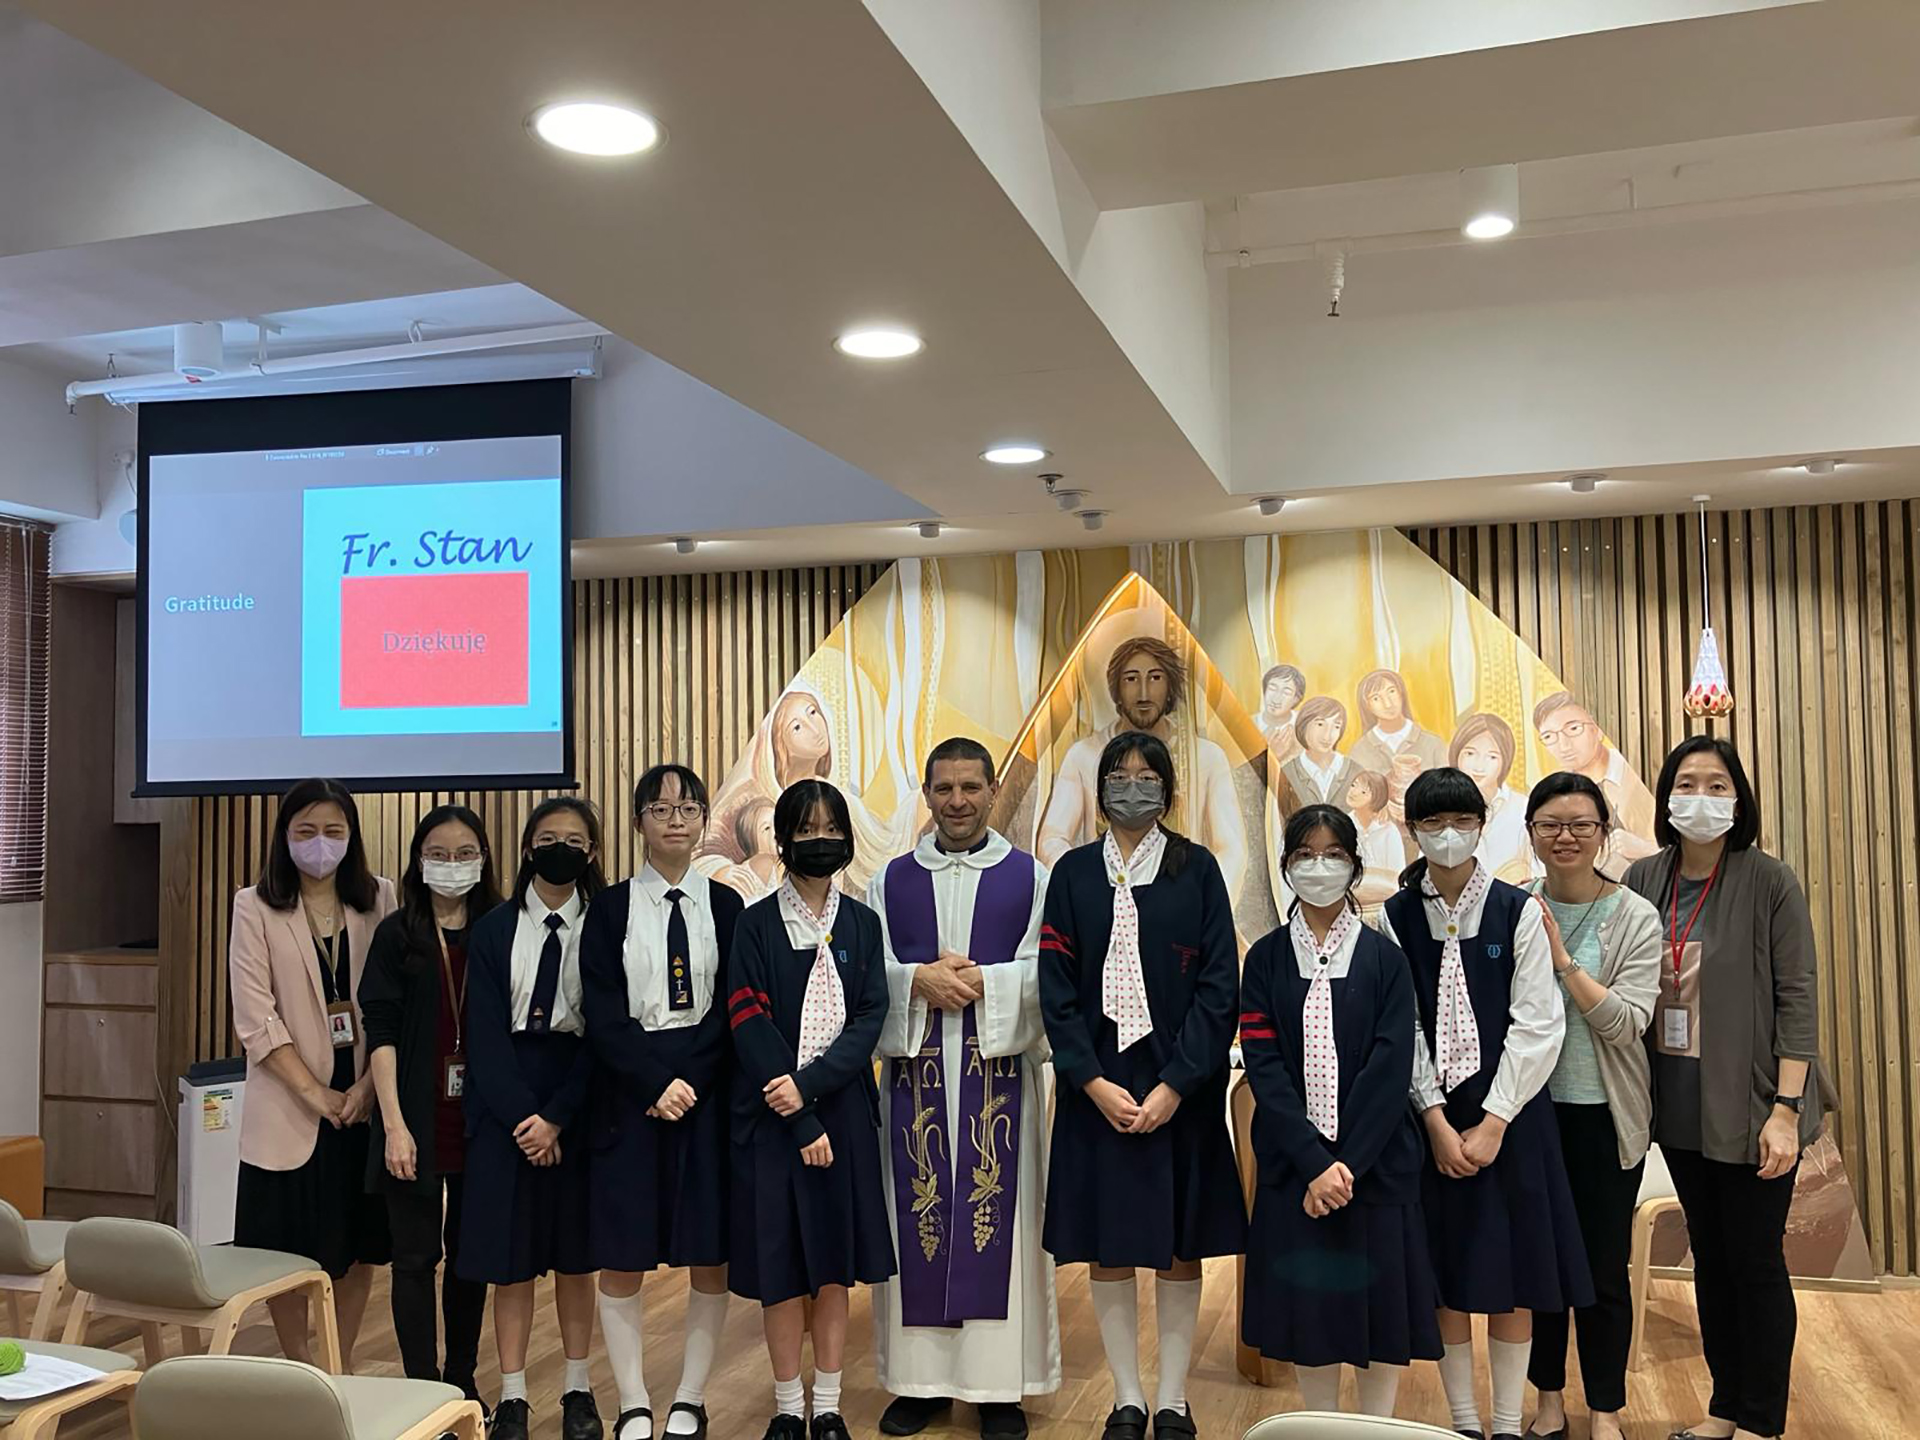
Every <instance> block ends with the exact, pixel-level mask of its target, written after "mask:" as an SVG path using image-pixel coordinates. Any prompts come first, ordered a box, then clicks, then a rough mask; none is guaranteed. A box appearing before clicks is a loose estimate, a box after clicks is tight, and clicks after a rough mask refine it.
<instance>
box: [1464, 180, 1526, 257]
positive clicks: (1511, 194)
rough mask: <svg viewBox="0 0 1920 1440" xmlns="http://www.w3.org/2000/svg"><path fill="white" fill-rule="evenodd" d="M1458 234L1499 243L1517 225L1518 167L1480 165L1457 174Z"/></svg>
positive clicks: (1518, 215)
mask: <svg viewBox="0 0 1920 1440" xmlns="http://www.w3.org/2000/svg"><path fill="white" fill-rule="evenodd" d="M1460 201H1461V217H1462V218H1461V222H1460V233H1461V234H1463V235H1465V236H1466V237H1467V238H1468V239H1469V240H1498V239H1500V238H1501V237H1502V236H1503V235H1511V234H1512V233H1513V227H1514V226H1515V225H1517V224H1519V222H1520V167H1519V166H1518V165H1482V166H1479V167H1477V168H1476V169H1472V170H1462V171H1461V172H1460Z"/></svg>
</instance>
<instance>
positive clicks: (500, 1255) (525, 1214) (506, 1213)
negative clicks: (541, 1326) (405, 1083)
mask: <svg viewBox="0 0 1920 1440" xmlns="http://www.w3.org/2000/svg"><path fill="white" fill-rule="evenodd" d="M599 853H600V817H599V815H598V813H597V812H596V811H595V810H594V808H593V807H592V806H591V805H589V804H587V803H586V802H585V801H584V800H578V799H575V798H574V797H572V796H567V795H562V796H558V797H556V798H554V799H552V800H546V801H543V802H542V803H541V804H539V805H537V806H535V807H534V811H533V813H532V814H531V815H529V816H528V817H527V824H526V828H525V830H524V831H523V832H522V833H521V837H520V873H519V875H518V876H517V877H516V878H515V880H514V885H513V895H512V896H511V898H510V899H509V900H508V901H507V903H506V904H504V905H500V906H498V907H496V908H495V909H494V910H492V911H491V912H489V913H488V914H487V915H486V916H484V917H482V918H481V919H480V920H479V921H478V922H477V923H476V924H475V925H474V926H473V929H472V931H471V933H470V936H469V939H468V949H467V966H468V982H467V1024H466V1046H467V1068H466V1075H465V1092H466V1093H465V1101H466V1111H467V1194H466V1212H465V1214H464V1215H463V1216H462V1217H461V1230H460V1259H459V1262H458V1268H459V1270H460V1273H461V1274H462V1275H463V1276H465V1277H466V1278H468V1279H470V1280H482V1281H485V1282H486V1283H488V1284H490V1285H492V1286H493V1287H494V1292H493V1335H494V1343H495V1344H496V1345H497V1346H498V1347H499V1351H500V1403H499V1405H498V1406H497V1407H496V1408H495V1410H494V1416H493V1428H492V1431H491V1434H492V1436H493V1440H527V1426H528V1421H529V1417H530V1410H529V1406H528V1403H527V1375H526V1370H527V1337H528V1335H529V1333H530V1332H531V1330H532V1328H533V1282H534V1281H535V1280H536V1279H537V1278H538V1277H540V1276H542V1275H544V1274H546V1273H547V1272H548V1271H549V1270H551V1271H554V1272H555V1276H554V1302H555V1308H556V1309H557V1310H558V1312H559V1317H560V1338H561V1341H562V1343H563V1346H564V1348H565V1351H566V1358H567V1369H566V1380H565V1383H564V1385H563V1387H562V1393H561V1409H562V1412H563V1418H562V1422H561V1435H562V1436H563V1437H564V1440H600V1437H601V1436H602V1435H603V1433H604V1431H603V1428H602V1426H601V1424H600V1415H599V1411H598V1410H597V1409H596V1407H595V1405H594V1399H593V1387H592V1384H591V1382H590V1381H589V1380H588V1378H587V1355H588V1351H589V1349H590V1347H591V1346H592V1344H593V1259H592V1251H591V1248H590V1246H589V1244H588V1228H587V1213H588V1210H587V1205H588V1196H587V1143H586V1135H585V1133H584V1132H585V1127H584V1126H576V1124H575V1122H576V1121H577V1120H582V1119H584V1118H585V1114H586V1106H587V1100H588V1095H589V1091H590V1089H591V1079H592V1075H593V1054H592V1052H591V1051H590V1050H588V1048H587V1042H586V1034H585V1032H586V1017H585V1013H584V1008H583V996H582V992H581V984H580V954H579V947H580V934H581V930H582V928H583V920H584V917H585V914H586V908H587V902H588V901H589V900H591V899H592V898H593V897H594V895H596V894H597V893H599V891H600V890H601V889H602V888H603V887H604V886H605V884H606V881H605V880H603V879H602V878H601V875H600V862H599V858H598V857H599Z"/></svg>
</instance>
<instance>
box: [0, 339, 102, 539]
mask: <svg viewBox="0 0 1920 1440" xmlns="http://www.w3.org/2000/svg"><path fill="white" fill-rule="evenodd" d="M0 510H6V511H9V512H11V513H13V514H16V515H28V516H32V517H34V518H38V519H62V518H66V517H71V516H83V515H84V516H92V515H96V514H98V513H99V504H98V501H97V500H96V499H95V495H94V483H93V420H92V418H91V417H90V416H89V415H88V414H87V413H86V411H85V410H84V409H83V410H81V411H80V412H78V413H76V414H72V415H69V414H68V413H67V405H66V382H65V381H64V380H63V379H61V378H60V376H58V375H56V374H54V373H52V372H51V371H46V370H37V369H34V368H32V367H30V366H26V365H21V364H18V363H16V362H14V361H11V360H4V359H0Z"/></svg>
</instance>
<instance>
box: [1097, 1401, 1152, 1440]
mask: <svg viewBox="0 0 1920 1440" xmlns="http://www.w3.org/2000/svg"><path fill="white" fill-rule="evenodd" d="M1100 1440H1147V1412H1146V1411H1144V1410H1142V1409H1141V1408H1140V1407H1139V1406H1138V1405H1122V1406H1120V1407H1119V1408H1118V1409H1116V1410H1114V1411H1113V1412H1112V1413H1111V1414H1109V1415H1108V1416H1107V1424H1106V1428H1105V1429H1104V1430H1102V1431H1101V1432H1100Z"/></svg>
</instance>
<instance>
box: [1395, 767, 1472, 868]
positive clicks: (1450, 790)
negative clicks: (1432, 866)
mask: <svg viewBox="0 0 1920 1440" xmlns="http://www.w3.org/2000/svg"><path fill="white" fill-rule="evenodd" d="M1406 810H1407V828H1408V829H1409V830H1411V829H1412V828H1413V827H1414V826H1415V825H1417V824H1419V823H1420V822H1421V821H1422V820H1430V819H1432V818H1433V817H1434V816H1435V815H1477V816H1478V817H1479V819H1480V823H1481V824H1482V825H1484V824H1486V823H1487V797H1486V796H1484V795H1482V794H1481V793H1480V787H1479V786H1478V785H1476V784H1474V782H1473V777H1472V776H1471V775H1469V774H1467V772H1466V771H1464V770H1456V769H1454V768H1453V766H1451V765H1441V766H1438V767H1436V768H1435V769H1432V770H1422V771H1421V772H1420V773H1419V774H1418V775H1417V776H1415V777H1414V781H1413V783H1412V784H1411V785H1409V786H1408V787H1407V799H1406ZM1426 878H1427V857H1426V856H1425V855H1421V856H1420V857H1419V858H1418V859H1416V860H1415V861H1414V862H1413V863H1412V864H1411V865H1409V866H1407V868H1406V869H1404V870H1402V871H1401V872H1400V884H1401V886H1402V888H1404V887H1406V886H1409V885H1411V886H1414V887H1415V888H1418V887H1419V885H1420V884H1421V882H1422V881H1424V880H1425V879H1426Z"/></svg>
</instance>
